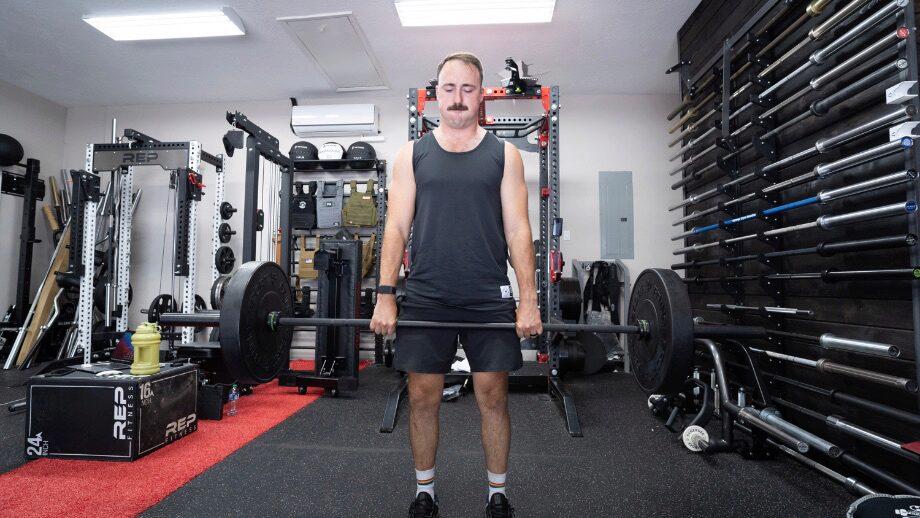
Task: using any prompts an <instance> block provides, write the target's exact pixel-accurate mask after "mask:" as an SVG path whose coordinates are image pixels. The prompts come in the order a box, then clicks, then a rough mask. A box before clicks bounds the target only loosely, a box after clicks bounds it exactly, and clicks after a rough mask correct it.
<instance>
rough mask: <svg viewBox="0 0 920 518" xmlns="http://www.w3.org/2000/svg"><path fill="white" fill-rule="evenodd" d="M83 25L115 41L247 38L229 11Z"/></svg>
mask: <svg viewBox="0 0 920 518" xmlns="http://www.w3.org/2000/svg"><path fill="white" fill-rule="evenodd" d="M83 21H85V22H86V23H88V24H90V25H92V26H93V27H95V28H96V29H99V31H100V32H102V33H103V34H105V35H106V36H108V37H109V38H112V39H113V40H115V41H137V40H168V39H178V38H212V37H216V36H242V35H244V34H246V29H245V28H243V21H242V20H240V17H239V16H237V15H236V13H235V12H233V10H232V9H230V8H229V7H224V8H223V9H221V10H219V11H217V10H214V11H195V12H180V13H160V14H138V15H125V16H84V17H83Z"/></svg>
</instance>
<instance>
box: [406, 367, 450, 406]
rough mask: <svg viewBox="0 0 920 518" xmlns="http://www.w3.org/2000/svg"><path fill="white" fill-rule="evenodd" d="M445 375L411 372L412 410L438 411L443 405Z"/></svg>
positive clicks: (410, 402)
mask: <svg viewBox="0 0 920 518" xmlns="http://www.w3.org/2000/svg"><path fill="white" fill-rule="evenodd" d="M443 390H444V376H443V375H439V374H413V373H410V374H409V405H410V407H411V411H412V412H418V413H436V412H437V411H438V409H439V408H440V406H441V396H442V393H443Z"/></svg>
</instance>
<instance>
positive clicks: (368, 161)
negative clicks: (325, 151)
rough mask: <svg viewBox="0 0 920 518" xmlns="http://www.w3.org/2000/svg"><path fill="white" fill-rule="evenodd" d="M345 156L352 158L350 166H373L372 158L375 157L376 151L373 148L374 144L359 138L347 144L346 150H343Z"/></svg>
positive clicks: (374, 158)
mask: <svg viewBox="0 0 920 518" xmlns="http://www.w3.org/2000/svg"><path fill="white" fill-rule="evenodd" d="M345 158H347V159H349V160H353V162H352V165H351V166H352V167H357V168H364V169H366V168H369V167H373V166H374V160H376V159H377V151H376V150H375V149H374V146H372V145H370V144H368V143H367V142H361V141H360V140H359V141H358V142H355V143H354V144H352V145H350V146H348V151H346V152H345Z"/></svg>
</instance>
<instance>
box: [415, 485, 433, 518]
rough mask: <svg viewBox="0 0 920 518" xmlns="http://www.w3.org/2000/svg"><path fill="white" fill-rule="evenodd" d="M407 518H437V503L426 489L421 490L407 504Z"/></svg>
mask: <svg viewBox="0 0 920 518" xmlns="http://www.w3.org/2000/svg"><path fill="white" fill-rule="evenodd" d="M409 518H438V503H437V502H436V501H434V500H432V499H431V495H429V494H428V492H427V491H422V492H421V493H419V494H418V496H416V497H415V500H413V501H412V505H410V506H409Z"/></svg>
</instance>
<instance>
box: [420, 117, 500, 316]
mask: <svg viewBox="0 0 920 518" xmlns="http://www.w3.org/2000/svg"><path fill="white" fill-rule="evenodd" d="M412 167H413V170H414V173H415V219H414V223H413V229H412V242H411V245H410V250H409V258H410V261H411V271H410V274H409V277H408V279H407V280H406V298H405V300H404V301H403V307H406V308H412V309H414V310H415V311H414V312H415V313H416V314H418V313H420V312H421V313H424V315H419V316H420V317H423V318H427V319H440V320H451V319H467V320H473V321H490V320H491V318H490V317H491V316H492V314H493V313H495V312H503V311H505V312H506V311H507V310H508V309H514V307H515V304H514V295H513V293H512V289H511V283H510V282H509V280H508V244H507V242H506V241H505V231H504V224H503V222H502V202H501V182H502V177H503V176H504V171H505V144H504V142H503V141H501V140H500V139H498V138H497V137H496V136H495V135H493V134H492V133H488V132H487V133H486V135H485V136H484V137H483V138H482V140H481V141H480V143H479V144H478V145H477V146H476V147H475V148H474V149H472V150H470V151H463V152H456V153H455V152H448V151H445V150H444V149H443V148H441V146H440V145H439V144H438V142H437V140H435V138H434V135H433V134H431V133H429V134H426V135H425V136H423V137H422V138H421V139H419V140H418V141H416V142H415V145H414V149H413V152H412Z"/></svg>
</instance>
